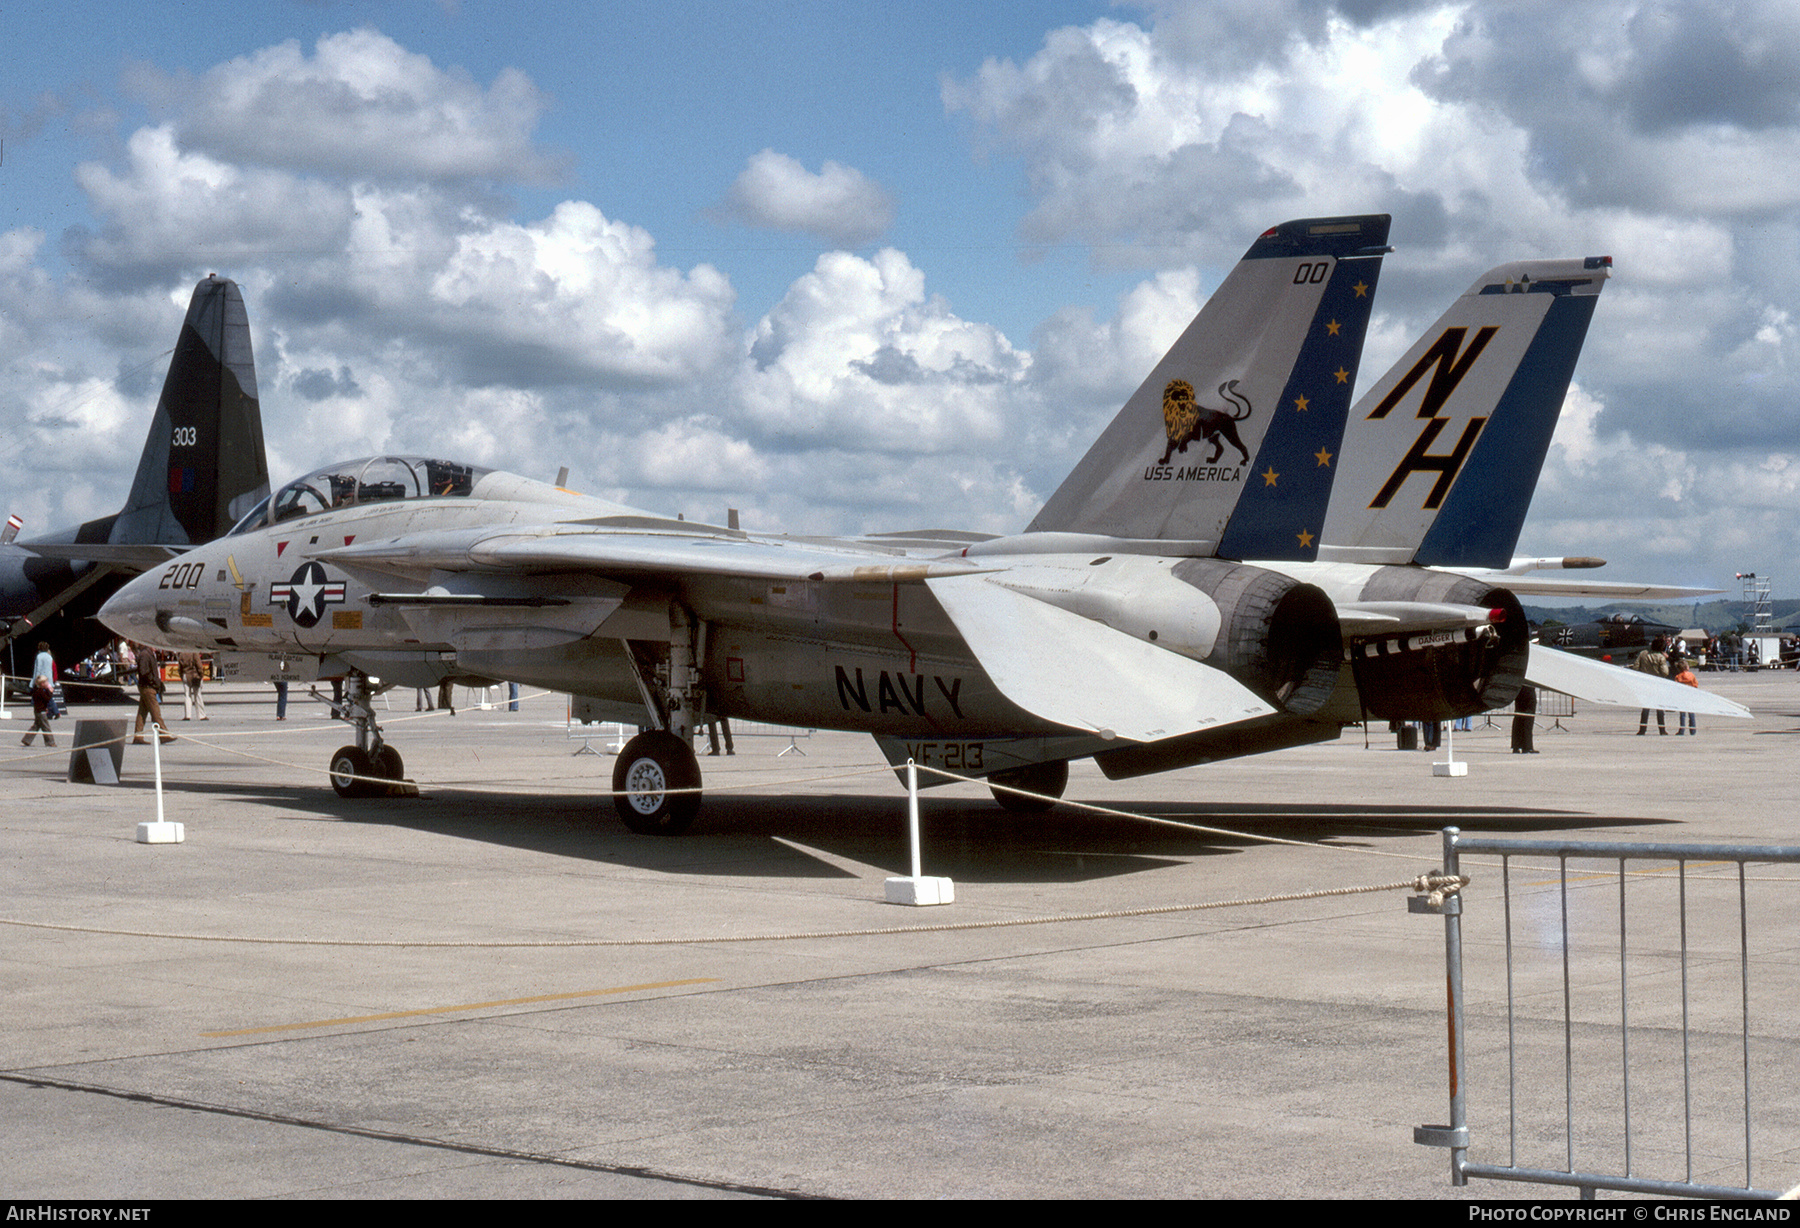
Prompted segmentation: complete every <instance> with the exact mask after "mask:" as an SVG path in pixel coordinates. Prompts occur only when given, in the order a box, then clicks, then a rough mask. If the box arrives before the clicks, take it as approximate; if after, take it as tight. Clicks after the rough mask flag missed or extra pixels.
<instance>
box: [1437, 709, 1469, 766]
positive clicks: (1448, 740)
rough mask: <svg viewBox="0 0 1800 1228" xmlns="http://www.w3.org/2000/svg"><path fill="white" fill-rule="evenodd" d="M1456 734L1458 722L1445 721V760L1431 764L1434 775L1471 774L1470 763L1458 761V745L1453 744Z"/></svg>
mask: <svg viewBox="0 0 1800 1228" xmlns="http://www.w3.org/2000/svg"><path fill="white" fill-rule="evenodd" d="M1455 735H1456V722H1455V721H1445V722H1444V761H1443V762H1442V763H1434V764H1432V765H1431V774H1432V775H1433V776H1467V775H1468V774H1469V765H1468V764H1466V763H1458V762H1457V761H1456V747H1455V745H1454V744H1453V743H1454V742H1455Z"/></svg>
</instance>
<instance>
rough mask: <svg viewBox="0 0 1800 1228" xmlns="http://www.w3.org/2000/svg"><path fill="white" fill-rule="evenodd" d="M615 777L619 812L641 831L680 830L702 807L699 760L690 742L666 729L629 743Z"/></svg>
mask: <svg viewBox="0 0 1800 1228" xmlns="http://www.w3.org/2000/svg"><path fill="white" fill-rule="evenodd" d="M612 783H613V804H614V805H616V806H617V807H618V809H619V818H621V819H623V820H624V822H625V826H627V827H629V828H630V829H631V830H632V831H634V832H636V833H638V835H640V836H679V835H680V834H681V833H682V832H684V831H686V830H687V829H688V824H690V823H692V822H693V821H694V816H695V815H697V814H699V813H700V761H699V760H698V759H696V758H695V757H694V747H693V744H692V743H690V742H688V741H686V740H684V739H682V738H678V737H676V736H675V735H674V734H672V733H670V732H668V731H667V730H666V729H652V730H650V731H649V732H648V733H640V734H638V735H637V737H635V738H633V739H631V741H629V742H627V743H625V749H624V750H622V751H620V752H619V758H618V760H617V761H616V762H614V764H613V780H612ZM677 790H691V792H677Z"/></svg>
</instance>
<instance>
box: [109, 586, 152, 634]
mask: <svg viewBox="0 0 1800 1228" xmlns="http://www.w3.org/2000/svg"><path fill="white" fill-rule="evenodd" d="M98 617H99V619H100V621H101V622H102V623H104V624H105V625H106V627H107V629H108V630H110V631H111V632H112V633H113V634H114V635H121V636H124V637H125V638H126V639H128V640H137V639H143V638H144V637H145V636H146V635H149V634H150V633H151V632H153V631H155V629H156V576H155V575H154V574H146V575H142V576H139V577H138V578H137V579H135V580H133V581H132V582H131V583H129V584H127V585H126V586H125V587H124V588H122V589H120V590H119V591H118V592H116V593H114V594H113V595H112V596H111V597H109V598H107V600H106V604H105V605H103V606H101V607H100V613H99V615H98Z"/></svg>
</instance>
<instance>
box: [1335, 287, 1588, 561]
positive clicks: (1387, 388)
mask: <svg viewBox="0 0 1800 1228" xmlns="http://www.w3.org/2000/svg"><path fill="white" fill-rule="evenodd" d="M1611 266H1612V258H1611V257H1609V256H1590V257H1587V258H1586V259H1581V260H1534V261H1522V262H1518V263H1514V264H1504V265H1501V266H1499V267H1498V268H1495V269H1490V270H1489V271H1488V272H1486V273H1484V274H1482V276H1481V277H1479V278H1477V279H1476V281H1475V284H1474V285H1473V286H1471V287H1470V288H1469V289H1468V290H1467V291H1466V292H1465V293H1464V294H1463V295H1462V297H1461V298H1459V299H1457V300H1456V302H1454V303H1452V304H1451V306H1450V309H1449V310H1448V311H1446V312H1445V313H1444V314H1443V316H1442V317H1440V318H1439V319H1438V322H1437V323H1436V324H1434V325H1432V326H1431V328H1430V329H1428V330H1427V331H1426V333H1425V335H1424V336H1423V337H1420V338H1419V340H1418V341H1416V342H1414V343H1413V346H1412V348H1411V349H1409V350H1408V351H1407V352H1406V354H1405V356H1404V357H1402V358H1401V359H1400V361H1399V362H1398V363H1396V364H1395V365H1394V367H1393V369H1392V370H1390V371H1389V372H1388V373H1387V374H1386V375H1384V376H1382V377H1381V379H1380V380H1378V381H1377V382H1376V384H1375V386H1374V387H1372V388H1371V389H1370V390H1369V391H1368V393H1367V394H1366V395H1365V396H1363V398H1362V399H1361V400H1359V401H1358V402H1357V403H1356V407H1355V408H1354V409H1353V410H1352V411H1351V414H1350V425H1349V429H1348V432H1347V434H1346V435H1345V437H1344V457H1345V462H1346V463H1345V465H1344V472H1342V473H1341V474H1339V475H1338V480H1337V485H1336V488H1335V489H1334V490H1333V492H1332V497H1331V507H1330V511H1329V513H1328V515H1327V517H1326V522H1325V540H1326V542H1327V543H1329V544H1328V545H1327V546H1326V547H1325V548H1324V549H1323V550H1322V552H1321V554H1320V558H1321V559H1326V560H1330V561H1334V562H1353V563H1413V562H1417V563H1422V564H1427V565H1439V566H1459V567H1506V566H1507V565H1508V564H1509V563H1510V562H1511V560H1512V551H1513V547H1514V546H1515V545H1517V544H1518V540H1519V531H1520V529H1521V528H1522V527H1523V525H1524V523H1525V513H1526V510H1527V509H1528V508H1529V507H1530V505H1531V494H1532V491H1533V490H1535V489H1536V487H1537V481H1538V474H1539V473H1540V472H1541V471H1542V470H1543V467H1544V457H1545V454H1546V453H1547V452H1548V451H1549V448H1550V438H1551V436H1552V435H1553V434H1554V433H1555V431H1556V420H1557V418H1558V416H1559V415H1560V414H1561V413H1562V405H1563V398H1564V396H1565V395H1566V394H1567V393H1568V389H1569V379H1570V377H1571V376H1572V375H1573V374H1574V371H1575V360H1576V359H1577V358H1578V357H1579V356H1580V354H1581V344H1582V342H1583V341H1584V340H1585V339H1586V337H1587V328H1588V321H1589V320H1590V319H1592V318H1593V314H1594V306H1595V304H1596V303H1597V302H1598V301H1599V294H1600V291H1601V289H1602V287H1604V286H1605V284H1606V279H1607V277H1608V276H1610V274H1611Z"/></svg>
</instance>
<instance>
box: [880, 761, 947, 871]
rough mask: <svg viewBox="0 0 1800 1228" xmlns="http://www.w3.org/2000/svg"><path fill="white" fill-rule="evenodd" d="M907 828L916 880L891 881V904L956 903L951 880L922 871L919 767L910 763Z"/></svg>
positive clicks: (907, 770)
mask: <svg viewBox="0 0 1800 1228" xmlns="http://www.w3.org/2000/svg"><path fill="white" fill-rule="evenodd" d="M906 826H907V838H908V840H909V842H910V843H911V845H912V877H910V878H890V879H888V880H887V902H888V903H890V904H953V903H955V902H956V884H955V883H952V882H951V881H950V880H949V879H947V878H927V877H925V875H924V874H923V873H922V872H921V871H920V859H919V768H918V765H917V764H915V763H914V762H913V761H912V760H911V759H908V760H907V761H906Z"/></svg>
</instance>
